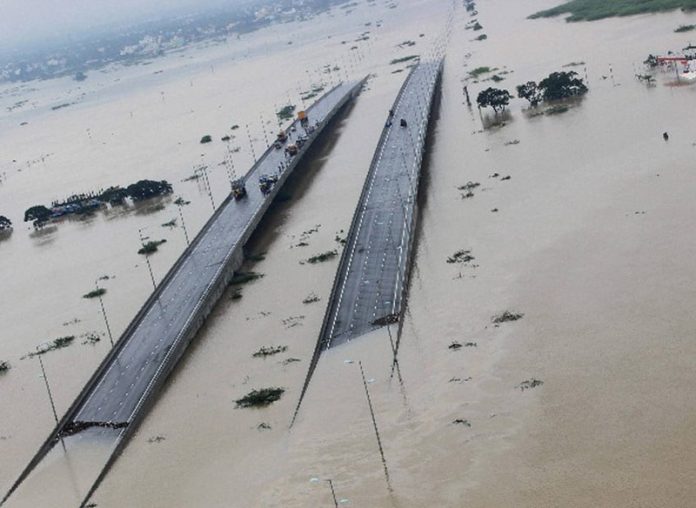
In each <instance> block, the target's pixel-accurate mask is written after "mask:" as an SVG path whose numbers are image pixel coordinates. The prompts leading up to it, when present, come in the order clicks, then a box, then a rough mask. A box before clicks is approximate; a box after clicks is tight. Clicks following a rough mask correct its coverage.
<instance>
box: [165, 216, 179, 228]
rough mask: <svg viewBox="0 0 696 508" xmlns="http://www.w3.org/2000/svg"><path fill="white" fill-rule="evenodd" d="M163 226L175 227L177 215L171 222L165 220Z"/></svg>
mask: <svg viewBox="0 0 696 508" xmlns="http://www.w3.org/2000/svg"><path fill="white" fill-rule="evenodd" d="M162 227H163V228H175V227H176V217H175V218H173V219H172V220H170V221H169V222H165V223H164V224H162Z"/></svg>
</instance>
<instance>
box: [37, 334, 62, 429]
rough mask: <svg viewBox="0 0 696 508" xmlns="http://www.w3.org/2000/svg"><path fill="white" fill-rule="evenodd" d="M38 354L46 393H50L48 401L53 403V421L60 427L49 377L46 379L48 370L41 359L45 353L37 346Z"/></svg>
mask: <svg viewBox="0 0 696 508" xmlns="http://www.w3.org/2000/svg"><path fill="white" fill-rule="evenodd" d="M36 352H37V355H36V356H38V358H39V365H40V366H41V376H42V377H43V380H44V383H45V384H46V392H48V400H49V401H50V403H51V410H52V411H53V419H54V420H55V421H56V425H58V413H57V411H56V404H55V402H53V394H52V393H51V387H50V385H49V384H48V377H46V369H45V368H44V364H43V360H42V359H41V355H42V354H43V352H42V351H41V349H39V346H36Z"/></svg>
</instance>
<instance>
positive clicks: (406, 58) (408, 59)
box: [389, 55, 420, 65]
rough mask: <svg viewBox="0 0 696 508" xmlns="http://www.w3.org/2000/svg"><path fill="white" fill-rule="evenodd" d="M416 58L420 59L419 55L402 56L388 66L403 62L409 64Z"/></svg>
mask: <svg viewBox="0 0 696 508" xmlns="http://www.w3.org/2000/svg"><path fill="white" fill-rule="evenodd" d="M416 58H420V56H419V55H408V56H402V57H401V58H395V59H393V60H392V61H391V62H389V65H397V64H400V63H404V62H410V61H411V60H415V59H416Z"/></svg>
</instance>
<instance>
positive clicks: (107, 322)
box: [94, 279, 114, 347]
mask: <svg viewBox="0 0 696 508" xmlns="http://www.w3.org/2000/svg"><path fill="white" fill-rule="evenodd" d="M94 285H95V286H96V288H97V297H99V305H101V311H102V315H103V316H104V323H106V331H107V333H108V334H109V342H111V347H114V337H113V335H111V327H110V326H109V319H108V318H107V317H106V309H104V300H103V299H102V295H101V288H100V287H99V280H98V279H97V280H95V281H94Z"/></svg>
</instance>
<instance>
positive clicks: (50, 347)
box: [24, 335, 75, 358]
mask: <svg viewBox="0 0 696 508" xmlns="http://www.w3.org/2000/svg"><path fill="white" fill-rule="evenodd" d="M74 340H75V336H74V335H67V336H65V337H58V338H57V339H54V340H53V341H52V342H49V343H47V344H43V345H42V346H41V347H40V348H39V349H37V350H36V351H32V352H31V353H27V354H26V356H24V358H33V357H35V356H39V355H43V354H45V353H48V352H49V351H55V350H56V349H62V348H64V347H68V346H69V345H70V344H72V343H73V341H74Z"/></svg>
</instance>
